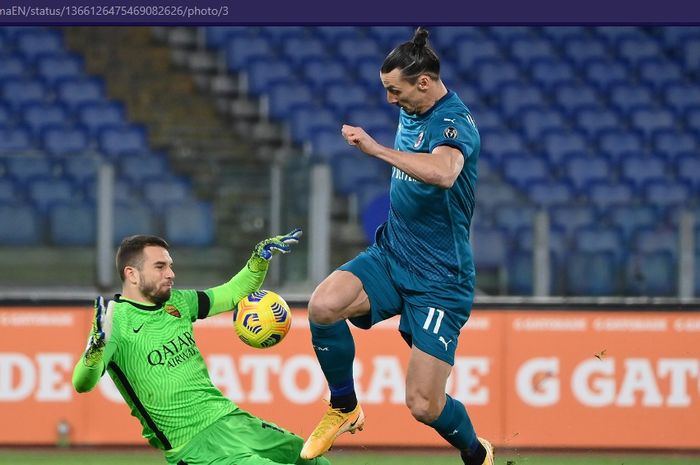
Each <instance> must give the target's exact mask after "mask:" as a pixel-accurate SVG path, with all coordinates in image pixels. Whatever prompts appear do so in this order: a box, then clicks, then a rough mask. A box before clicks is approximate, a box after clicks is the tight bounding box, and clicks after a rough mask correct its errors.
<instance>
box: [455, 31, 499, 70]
mask: <svg viewBox="0 0 700 465" xmlns="http://www.w3.org/2000/svg"><path fill="white" fill-rule="evenodd" d="M453 47H454V48H455V49H456V54H455V58H456V61H455V65H456V66H457V69H458V70H459V71H460V72H463V73H469V72H470V71H471V70H472V69H474V67H475V65H476V63H477V62H478V61H479V60H483V59H488V58H500V57H501V53H500V51H499V50H498V46H497V45H496V43H495V42H494V41H492V40H489V39H475V38H472V37H460V38H459V39H458V41H457V42H456V43H454V44H453Z"/></svg>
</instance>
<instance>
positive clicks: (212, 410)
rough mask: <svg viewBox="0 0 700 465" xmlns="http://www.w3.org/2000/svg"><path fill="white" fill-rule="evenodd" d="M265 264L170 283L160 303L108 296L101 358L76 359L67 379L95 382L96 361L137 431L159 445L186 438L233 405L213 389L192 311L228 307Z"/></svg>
mask: <svg viewBox="0 0 700 465" xmlns="http://www.w3.org/2000/svg"><path fill="white" fill-rule="evenodd" d="M264 275H265V272H264V271H263V272H258V273H254V272H251V271H249V270H248V269H247V268H246V269H244V270H243V271H241V272H240V273H239V274H238V275H236V277H234V278H233V279H232V280H231V281H229V283H227V284H224V285H222V286H219V287H217V288H213V289H208V290H206V291H195V290H177V289H173V290H172V292H171V295H170V299H169V300H168V301H167V302H165V303H164V304H160V305H146V304H143V303H138V302H132V301H129V300H126V299H124V298H122V297H121V296H120V295H116V296H115V301H116V304H115V306H114V311H113V317H112V330H111V335H110V338H109V341H108V342H107V345H106V346H105V350H104V355H103V363H100V364H99V366H97V367H95V368H89V367H87V366H86V365H85V364H84V363H82V359H83V358H81V361H79V362H78V364H77V365H76V368H75V372H74V376H73V384H74V385H76V386H78V385H81V383H82V386H83V388H82V389H83V390H86V389H85V384H88V386H87V390H89V389H91V388H92V387H93V386H91V384H93V383H94V384H96V383H97V380H99V376H98V375H96V374H95V373H92V374H91V373H90V371H93V370H95V369H99V370H100V372H103V371H104V369H105V368H106V371H107V372H108V373H109V375H110V377H111V378H112V380H113V381H114V383H115V384H116V386H117V388H118V389H119V392H120V393H121V395H122V396H123V397H124V399H125V400H126V402H127V404H128V405H129V407H130V408H131V414H132V415H133V416H135V417H136V418H138V420H139V421H140V422H141V425H142V426H143V436H144V437H145V438H146V439H147V440H148V442H149V443H150V444H151V445H152V446H154V447H157V448H159V449H163V450H166V451H167V450H171V449H176V448H179V447H181V446H183V445H185V444H186V443H187V442H188V441H189V440H190V439H191V438H193V437H194V436H195V435H196V434H197V433H199V432H201V431H202V430H203V429H204V428H206V427H207V426H209V425H211V424H212V423H214V422H215V421H216V420H218V419H219V418H221V417H223V416H224V415H227V414H229V413H231V412H233V411H235V410H237V409H238V406H237V405H236V404H235V403H234V402H233V401H231V400H230V399H228V398H227V397H225V396H224V395H223V394H222V393H221V391H219V389H217V388H216V387H215V386H214V384H213V383H212V381H211V378H210V377H209V372H208V370H207V366H206V364H205V362H204V358H203V357H202V354H201V353H200V351H199V348H198V347H197V344H196V342H195V339H194V335H193V332H192V329H193V322H194V321H196V320H197V319H198V318H200V319H201V318H205V317H207V316H210V315H214V314H217V313H221V312H222V311H227V310H231V309H232V308H233V307H234V306H235V304H236V303H237V302H238V301H239V300H240V299H241V298H243V297H244V296H245V295H247V294H249V293H251V292H254V291H257V290H258V289H259V288H260V285H261V284H262V280H263V279H264Z"/></svg>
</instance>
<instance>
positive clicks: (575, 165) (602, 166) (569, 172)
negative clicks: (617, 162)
mask: <svg viewBox="0 0 700 465" xmlns="http://www.w3.org/2000/svg"><path fill="white" fill-rule="evenodd" d="M562 174H563V175H564V177H565V178H566V179H568V180H569V182H570V183H571V185H572V186H573V187H574V189H575V190H576V191H577V192H578V193H579V194H583V193H585V192H586V191H587V189H588V186H589V184H590V183H591V182H593V181H607V180H611V179H612V176H613V168H612V166H611V165H610V162H608V160H607V159H605V158H602V157H591V156H587V155H576V154H574V155H571V156H570V157H567V158H566V159H565V160H564V161H563V162H562Z"/></svg>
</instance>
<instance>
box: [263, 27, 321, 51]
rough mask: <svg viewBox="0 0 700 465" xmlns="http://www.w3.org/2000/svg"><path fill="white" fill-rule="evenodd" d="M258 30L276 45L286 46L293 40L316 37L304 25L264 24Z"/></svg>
mask: <svg viewBox="0 0 700 465" xmlns="http://www.w3.org/2000/svg"><path fill="white" fill-rule="evenodd" d="M258 32H259V35H260V36H261V37H265V38H266V39H268V40H269V41H270V42H271V43H272V44H274V46H276V47H279V46H284V44H286V43H287V42H288V41H291V40H297V39H312V38H314V36H313V35H312V34H311V30H310V28H307V27H304V26H263V27H261V28H260V29H259V31H258Z"/></svg>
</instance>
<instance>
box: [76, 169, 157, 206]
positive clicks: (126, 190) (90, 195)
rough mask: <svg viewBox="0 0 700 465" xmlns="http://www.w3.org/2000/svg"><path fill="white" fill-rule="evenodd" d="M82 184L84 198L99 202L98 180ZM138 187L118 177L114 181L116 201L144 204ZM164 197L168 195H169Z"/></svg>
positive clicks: (90, 179)
mask: <svg viewBox="0 0 700 465" xmlns="http://www.w3.org/2000/svg"><path fill="white" fill-rule="evenodd" d="M82 184H83V194H84V197H85V198H86V199H87V200H88V201H90V202H95V201H97V195H98V192H97V188H98V186H97V180H96V179H92V178H86V179H85V181H83V183H82ZM137 187H138V186H136V187H135V186H132V185H131V184H129V183H128V182H127V181H126V180H125V179H123V178H120V177H119V176H118V175H117V176H116V177H115V179H114V201H115V202H126V203H129V202H134V201H136V200H141V202H142V203H143V200H142V199H141V196H140V193H139V191H138V189H137ZM164 195H167V193H166V194H164Z"/></svg>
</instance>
